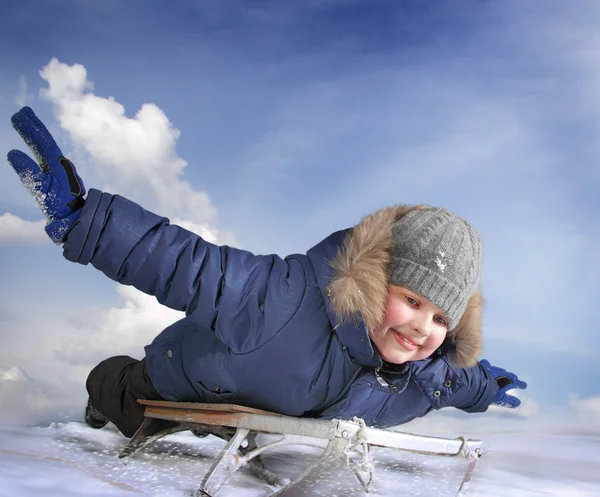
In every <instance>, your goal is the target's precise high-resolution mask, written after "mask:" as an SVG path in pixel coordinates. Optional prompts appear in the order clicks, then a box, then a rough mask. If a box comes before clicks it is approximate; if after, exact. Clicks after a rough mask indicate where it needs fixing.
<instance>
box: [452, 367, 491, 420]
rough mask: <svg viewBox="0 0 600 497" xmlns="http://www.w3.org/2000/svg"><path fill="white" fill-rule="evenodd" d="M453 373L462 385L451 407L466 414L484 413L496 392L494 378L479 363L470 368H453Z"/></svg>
mask: <svg viewBox="0 0 600 497" xmlns="http://www.w3.org/2000/svg"><path fill="white" fill-rule="evenodd" d="M454 371H455V373H456V374H458V375H459V376H460V378H461V379H462V381H463V385H462V387H461V388H460V389H459V390H458V391H457V392H456V394H455V395H454V397H453V398H452V405H453V406H454V407H457V408H458V409H461V410H463V411H466V412H483V411H486V410H487V408H488V407H489V406H490V404H491V403H492V401H493V400H494V397H495V396H496V392H497V391H498V384H497V383H496V380H495V379H494V377H493V376H492V375H491V374H490V373H489V372H488V371H487V370H486V369H485V368H484V367H482V366H480V365H479V363H478V364H477V365H476V366H474V367H472V368H454Z"/></svg>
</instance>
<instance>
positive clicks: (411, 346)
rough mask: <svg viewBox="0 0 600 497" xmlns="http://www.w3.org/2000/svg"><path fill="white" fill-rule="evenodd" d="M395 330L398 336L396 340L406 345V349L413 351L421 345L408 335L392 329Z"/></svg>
mask: <svg viewBox="0 0 600 497" xmlns="http://www.w3.org/2000/svg"><path fill="white" fill-rule="evenodd" d="M392 331H393V332H394V337H395V338H396V341H397V342H398V343H399V344H400V345H401V346H402V347H404V348H405V349H406V350H409V351H413V350H416V349H417V348H418V347H419V346H418V345H417V344H416V343H414V342H412V341H410V340H409V339H408V338H407V337H405V336H404V335H403V334H402V333H400V332H398V331H396V330H392Z"/></svg>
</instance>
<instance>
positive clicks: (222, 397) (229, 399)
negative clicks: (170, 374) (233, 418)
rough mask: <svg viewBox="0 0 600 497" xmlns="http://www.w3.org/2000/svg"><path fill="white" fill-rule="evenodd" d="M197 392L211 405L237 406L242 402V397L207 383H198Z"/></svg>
mask: <svg viewBox="0 0 600 497" xmlns="http://www.w3.org/2000/svg"><path fill="white" fill-rule="evenodd" d="M196 390H197V391H198V393H199V394H200V395H201V396H202V397H203V399H204V401H205V402H206V403H209V404H235V403H236V402H240V401H241V400H242V397H241V395H239V394H237V393H236V392H232V391H230V390H226V389H224V388H222V387H221V386H220V385H217V384H214V383H210V382H207V381H198V382H196Z"/></svg>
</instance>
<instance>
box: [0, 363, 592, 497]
mask: <svg viewBox="0 0 600 497" xmlns="http://www.w3.org/2000/svg"><path fill="white" fill-rule="evenodd" d="M17 373H18V372H17ZM4 374H6V372H5V373H4ZM434 414H435V415H432V416H431V417H426V418H424V419H422V420H419V421H417V422H414V423H411V424H409V425H405V426H403V427H402V428H403V429H404V430H406V431H412V432H420V433H430V434H436V435H444V436H455V435H457V434H458V433H464V434H465V435H466V436H467V437H471V438H481V439H482V440H484V442H485V450H486V453H485V454H484V457H482V459H481V460H480V462H479V466H478V468H477V470H476V471H475V475H474V478H473V480H472V482H471V485H470V487H469V492H468V495H472V496H477V495H484V496H506V495H511V496H516V497H529V496H531V497H534V496H540V495H544V496H561V497H563V496H573V497H588V496H589V497H591V496H598V495H600V471H598V469H599V468H600V430H598V429H597V428H593V427H589V426H586V425H579V424H577V423H575V422H569V423H561V422H559V421H556V420H554V421H552V420H550V419H549V418H548V419H545V418H539V417H534V418H530V419H520V418H518V417H515V416H513V417H507V416H504V415H502V414H496V413H494V412H492V413H486V414H484V415H477V416H474V415H470V416H462V415H450V416H448V415H444V414H442V413H434ZM428 418H429V419H428ZM111 426H112V425H109V426H108V427H106V428H104V429H102V430H93V429H91V428H89V427H87V426H86V425H84V424H83V423H81V422H75V421H71V422H67V423H51V424H49V425H47V426H37V427H23V426H21V427H16V426H9V425H2V426H0V497H17V496H18V497H29V496H32V497H33V496H36V497H37V496H39V495H44V497H55V496H56V497H59V496H60V497H69V496H75V495H77V496H82V495H84V496H90V497H91V496H94V497H96V496H98V497H99V496H126V495H133V494H137V495H141V496H156V497H158V496H160V497H183V496H188V497H189V496H190V495H192V492H193V490H194V489H195V488H197V486H198V484H199V483H200V481H201V479H202V476H203V475H204V473H205V472H206V471H207V470H208V469H209V467H210V465H211V463H212V461H213V459H214V457H215V456H216V455H217V454H218V453H219V452H220V450H221V448H222V447H223V445H224V442H223V441H222V440H220V439H218V438H215V437H212V436H209V437H207V438H203V439H199V438H196V437H194V436H193V435H191V434H190V433H188V432H183V433H179V434H176V435H171V436H169V437H165V438H163V439H162V440H159V441H157V442H155V443H154V444H152V445H151V446H150V447H148V448H147V449H146V450H145V451H143V452H142V453H140V454H137V455H135V456H133V457H132V458H130V459H129V460H127V461H123V460H120V459H118V457H117V454H118V453H119V451H120V449H121V448H122V447H123V446H124V445H125V444H126V442H127V440H126V439H125V438H124V437H122V436H121V435H120V434H119V433H118V432H117V431H116V429H114V428H113V427H111ZM319 453H320V450H319V449H316V448H306V447H287V448H284V449H279V450H277V451H273V452H271V453H267V454H266V455H265V463H266V464H267V466H268V467H269V468H270V469H272V470H274V471H275V472H277V473H278V474H279V475H280V476H282V477H284V478H293V477H294V476H296V475H298V474H300V473H301V472H302V471H303V469H305V468H306V466H307V465H308V464H309V462H311V461H314V460H315V458H317V457H318V455H319ZM373 456H374V460H375V469H376V476H375V484H374V488H373V491H372V493H371V495H376V496H382V497H392V496H394V497H396V496H398V495H417V496H433V495H435V496H445V495H448V496H449V495H454V492H455V491H456V489H457V488H458V484H459V482H460V479H461V477H462V473H463V472H464V468H465V461H464V460H459V459H456V458H443V457H432V456H421V455H418V454H410V453H404V452H401V451H394V450H390V449H374V450H373ZM332 476H334V478H333V479H334V481H333V484H331V485H329V486H325V487H324V488H319V489H318V490H315V493H314V495H328V496H334V495H340V496H341V495H360V492H358V491H357V489H358V488H359V487H358V485H357V484H356V485H355V484H354V482H355V480H354V477H353V476H352V474H351V473H350V471H349V470H343V471H342V472H341V473H339V474H335V475H332ZM274 490H275V489H274V488H272V487H269V486H268V485H267V484H266V483H264V482H262V481H261V480H259V479H257V478H256V477H254V476H253V475H252V474H251V473H250V472H249V470H248V469H246V468H242V469H241V470H240V471H239V472H238V473H236V474H235V475H234V476H233V477H232V478H231V479H230V481H229V482H228V484H227V485H226V486H225V487H223V489H222V490H221V492H220V493H219V495H220V496H221V495H222V496H229V495H235V496H239V497H259V496H266V495H269V494H270V493H271V492H273V491H274Z"/></svg>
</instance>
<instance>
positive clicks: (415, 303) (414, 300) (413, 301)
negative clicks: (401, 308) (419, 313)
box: [406, 295, 419, 305]
mask: <svg viewBox="0 0 600 497" xmlns="http://www.w3.org/2000/svg"><path fill="white" fill-rule="evenodd" d="M406 301H407V302H408V303H409V304H410V305H419V302H418V301H417V299H413V298H412V297H409V296H408V295H406Z"/></svg>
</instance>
